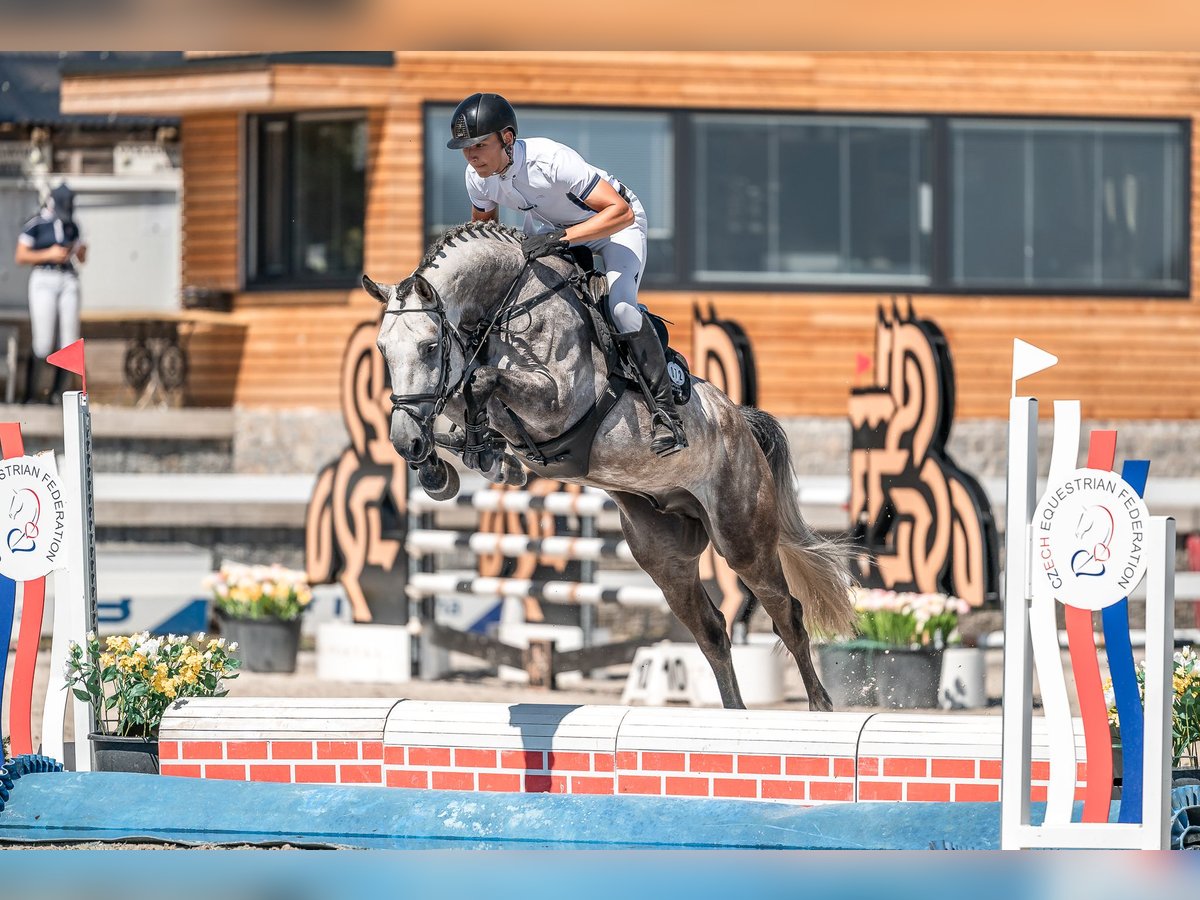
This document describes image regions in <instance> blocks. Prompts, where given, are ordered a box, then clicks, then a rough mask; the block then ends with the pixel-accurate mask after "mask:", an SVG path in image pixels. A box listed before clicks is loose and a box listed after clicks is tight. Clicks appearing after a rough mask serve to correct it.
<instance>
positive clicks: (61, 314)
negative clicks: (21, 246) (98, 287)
mask: <svg viewBox="0 0 1200 900" xmlns="http://www.w3.org/2000/svg"><path fill="white" fill-rule="evenodd" d="M56 327H57V331H58V341H57V342H55V339H54V335H55V329H56ZM29 330H30V333H31V336H32V339H33V355H34V356H36V357H37V358H38V359H45V358H46V357H47V356H49V355H50V354H51V353H53V352H54V351H55V350H58V349H60V348H62V347H66V346H67V345H69V344H73V343H75V342H76V341H77V340H79V276H78V275H76V274H75V273H74V272H64V271H60V270H58V269H40V268H35V269H34V270H33V271H32V272H31V273H30V275H29Z"/></svg>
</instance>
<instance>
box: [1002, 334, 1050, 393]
mask: <svg viewBox="0 0 1200 900" xmlns="http://www.w3.org/2000/svg"><path fill="white" fill-rule="evenodd" d="M1057 364H1058V357H1057V356H1055V355H1054V354H1053V353H1047V352H1046V351H1045V350H1043V349H1042V348H1040V347H1035V346H1033V344H1030V343H1027V342H1026V341H1023V340H1021V339H1020V338H1013V364H1012V392H1013V396H1014V397H1015V396H1016V395H1017V382H1018V381H1020V380H1021V379H1022V378H1025V377H1026V376H1028V375H1032V374H1034V373H1035V372H1040V371H1042V369H1048V368H1050V367H1051V366H1053V365H1057Z"/></svg>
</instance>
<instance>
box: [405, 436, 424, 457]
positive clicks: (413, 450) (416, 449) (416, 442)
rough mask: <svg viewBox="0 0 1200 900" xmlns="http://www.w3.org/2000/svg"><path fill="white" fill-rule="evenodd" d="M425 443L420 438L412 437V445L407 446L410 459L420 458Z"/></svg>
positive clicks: (422, 454)
mask: <svg viewBox="0 0 1200 900" xmlns="http://www.w3.org/2000/svg"><path fill="white" fill-rule="evenodd" d="M424 450H425V444H424V443H423V442H422V441H421V439H420V438H413V442H412V446H411V447H409V448H408V452H409V458H410V459H420V458H421V457H422V456H424V455H425V453H424Z"/></svg>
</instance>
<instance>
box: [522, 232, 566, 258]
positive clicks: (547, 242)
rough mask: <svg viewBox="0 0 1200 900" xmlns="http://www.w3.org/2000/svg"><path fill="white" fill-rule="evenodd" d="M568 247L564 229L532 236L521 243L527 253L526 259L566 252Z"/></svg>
mask: <svg viewBox="0 0 1200 900" xmlns="http://www.w3.org/2000/svg"><path fill="white" fill-rule="evenodd" d="M567 246H568V241H567V232H566V231H564V230H563V229H562V228H556V229H554V230H553V231H548V232H546V233H545V234H531V235H530V236H529V237H527V238H525V240H523V241H521V250H522V251H523V252H524V253H525V258H526V259H537V258H538V257H540V256H549V255H550V254H551V253H557V252H558V251H560V250H565V249H566V248H567Z"/></svg>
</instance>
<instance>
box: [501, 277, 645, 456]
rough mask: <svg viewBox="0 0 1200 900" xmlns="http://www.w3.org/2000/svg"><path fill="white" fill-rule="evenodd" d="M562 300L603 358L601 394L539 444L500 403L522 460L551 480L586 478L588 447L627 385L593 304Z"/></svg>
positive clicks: (576, 298) (573, 298)
mask: <svg viewBox="0 0 1200 900" xmlns="http://www.w3.org/2000/svg"><path fill="white" fill-rule="evenodd" d="M539 299H541V298H539ZM565 299H567V300H568V302H570V303H573V304H575V307H576V309H578V310H579V311H580V312H582V313H583V314H584V319H585V320H587V321H588V322H589V323H590V324H591V328H592V337H593V340H594V341H595V343H596V345H597V346H598V347H600V350H601V351H602V352H603V354H604V361H605V364H606V366H607V368H608V382H607V383H606V384H605V386H604V390H603V392H602V393H601V394H600V396H599V397H597V398H596V400H595V402H593V403H592V405H591V407H590V408H589V409H588V411H587V412H586V413H584V414H583V416H582V417H581V418H580V419H579V421H578V422H576V423H575V424H574V425H572V426H571V427H570V428H568V429H567V430H566V431H564V432H563V433H562V434H560V435H559V436H558V437H554V438H550V439H549V440H546V441H542V442H541V443H538V442H537V441H535V440H534V439H533V437H532V436H531V435H530V434H529V430H528V429H527V428H526V427H525V423H524V422H522V421H521V419H520V417H519V416H517V414H516V413H514V412H513V411H512V410H511V409H510V408H509V407H508V406H507V405H506V404H504V403H501V404H500V406H501V408H503V410H504V412H505V413H506V414H507V415H508V418H509V419H510V421H511V423H512V426H513V428H514V429H516V432H517V434H518V435H520V438H521V443H522V445H523V446H522V448H521V449H522V451H523V453H524V455H525V457H526V459H528V460H529V461H530V462H532V463H534V464H535V465H538V466H541V467H543V468H545V469H547V474H548V475H550V476H551V477H556V478H582V477H584V476H586V475H587V474H588V470H589V468H590V464H591V455H592V443H593V441H594V440H595V438H596V432H597V431H598V430H599V429H600V425H601V424H602V423H603V422H604V420H605V418H607V416H608V414H609V413H610V412H612V409H613V407H614V406H616V405H617V403H619V402H620V400H621V398H622V397H623V396H624V395H625V390H626V388H627V387H628V386H629V382H628V381H627V380H626V379H625V378H624V377H623V376H621V375H620V374H618V372H619V371H620V366H619V363H618V360H617V353H616V347H615V346H614V344H613V341H612V338H611V336H610V335H609V332H608V327H607V325H606V324H605V323H604V317H603V314H602V313H601V312H600V310H598V309H596V307H595V305H594V304H593V303H590V302H588V301H587V300H585V299H582V298H581V297H580V296H578V295H576V294H568V295H567V297H566V298H565Z"/></svg>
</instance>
